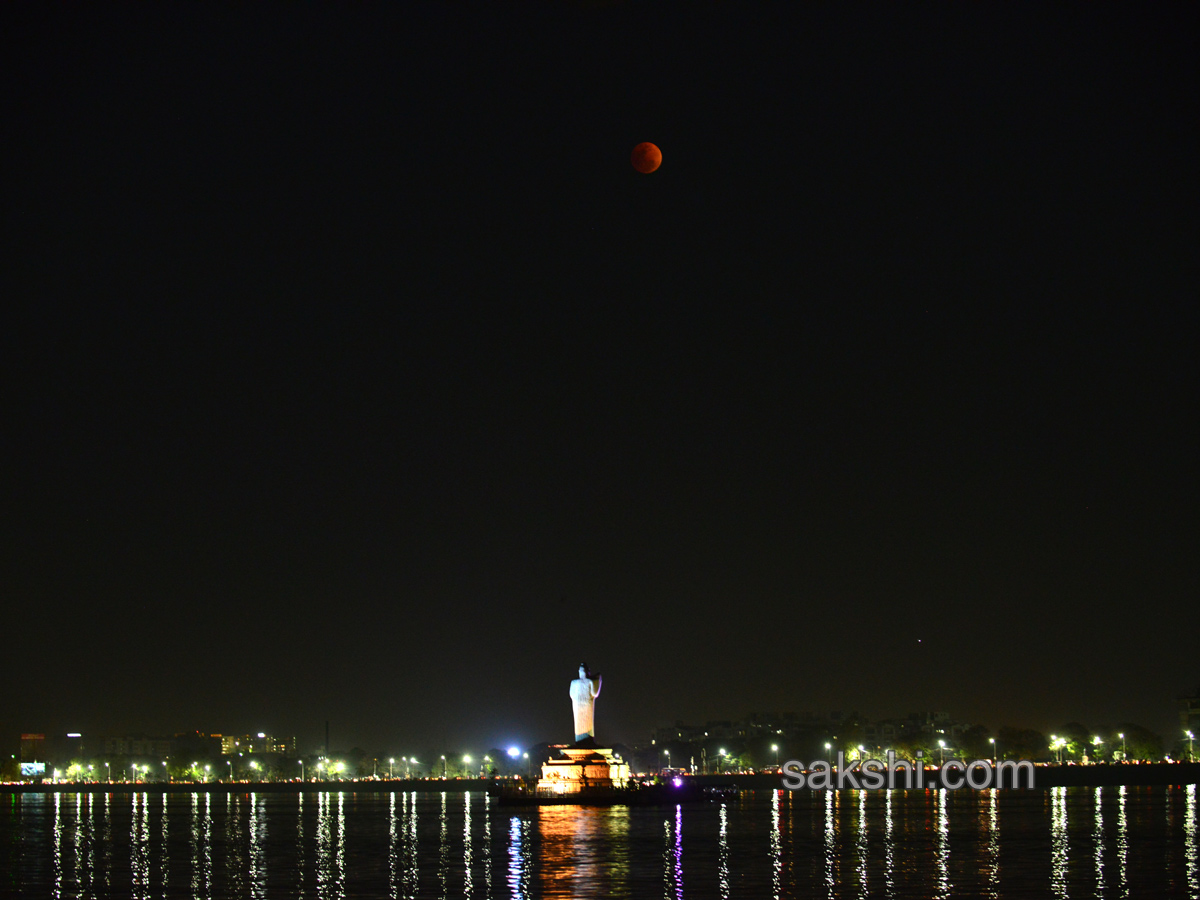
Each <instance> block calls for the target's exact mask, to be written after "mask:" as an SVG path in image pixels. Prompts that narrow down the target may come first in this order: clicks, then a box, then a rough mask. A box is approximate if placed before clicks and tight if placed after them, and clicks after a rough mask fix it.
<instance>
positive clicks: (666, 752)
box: [663, 749, 671, 769]
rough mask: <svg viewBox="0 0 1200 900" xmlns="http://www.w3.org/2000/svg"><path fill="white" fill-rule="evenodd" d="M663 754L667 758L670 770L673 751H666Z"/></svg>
mask: <svg viewBox="0 0 1200 900" xmlns="http://www.w3.org/2000/svg"><path fill="white" fill-rule="evenodd" d="M663 754H664V755H665V756H666V757H667V768H668V769H669V768H671V751H670V750H665V749H664V750H663Z"/></svg>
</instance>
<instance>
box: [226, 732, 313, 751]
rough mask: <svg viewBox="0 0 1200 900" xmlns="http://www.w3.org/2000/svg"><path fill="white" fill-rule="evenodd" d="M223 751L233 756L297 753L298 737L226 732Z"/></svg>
mask: <svg viewBox="0 0 1200 900" xmlns="http://www.w3.org/2000/svg"><path fill="white" fill-rule="evenodd" d="M221 753H222V754H223V755H225V756H231V755H232V754H234V753H280V754H284V755H290V756H295V755H296V739H295V738H294V737H288V738H280V737H275V736H274V735H271V734H266V733H264V732H261V731H260V732H259V733H258V734H240V735H238V734H226V735H222V736H221Z"/></svg>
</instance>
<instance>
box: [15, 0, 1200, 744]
mask: <svg viewBox="0 0 1200 900" xmlns="http://www.w3.org/2000/svg"><path fill="white" fill-rule="evenodd" d="M1196 24H1197V23H1196V7H1195V6H1194V5H1191V4H1122V5H1109V4H1078V3H1077V4H1056V5H1046V4H1019V5H1013V4H1008V3H999V4H954V5H950V4H946V5H939V6H933V5H926V4H921V5H917V4H894V5H888V6H886V7H885V6H861V5H851V4H830V5H815V4H812V5H810V4H805V5H803V6H801V5H799V4H777V5H775V6H772V7H770V8H768V9H757V10H756V8H753V7H752V6H751V5H749V4H744V3H725V4H704V3H694V4H689V5H687V6H685V7H667V6H665V5H650V4H642V3H629V4H621V3H610V4H605V3H595V4H582V5H570V4H550V3H547V4H543V5H537V6H527V7H516V6H514V5H510V4H491V5H489V6H487V7H482V8H481V7H476V6H467V5H459V4H452V3H438V4H430V5H427V6H420V5H418V4H415V3H403V4H394V5H390V6H387V7H384V6H382V5H355V6H353V7H351V6H350V5H332V4H331V5H319V6H318V5H305V6H300V5H289V6H283V5H280V6H256V7H252V8H250V9H244V8H242V7H241V6H240V5H234V4H226V5H214V4H192V5H183V4H171V5H169V6H165V5H159V6H145V5H139V6H127V7H109V6H108V5H92V6H88V7H82V6H78V7H77V6H65V5H44V4H24V5H19V6H18V5H16V4H9V5H7V6H6V7H5V8H4V9H3V11H2V12H0V34H2V35H3V38H2V42H3V45H4V52H3V54H2V57H3V62H2V63H0V66H2V67H3V69H2V72H3V82H2V83H3V88H2V89H0V91H2V96H3V122H2V124H0V147H2V148H3V149H2V152H3V156H4V158H5V160H6V164H5V166H4V173H5V174H4V178H3V181H2V191H3V193H2V195H0V208H2V209H3V222H4V244H3V256H2V259H3V266H2V267H0V293H2V294H3V296H4V298H5V299H4V301H3V303H2V304H0V315H2V321H0V404H2V406H0V414H2V419H0V421H2V422H3V427H2V429H0V435H2V440H0V447H2V448H3V450H2V458H0V462H2V466H0V472H2V473H3V474H2V475H0V512H2V515H0V529H2V532H0V597H2V599H3V611H4V628H3V634H4V651H3V654H2V659H3V662H2V665H0V683H2V685H3V698H2V699H0V731H2V734H0V737H2V739H3V743H4V747H6V748H7V747H8V745H9V744H15V741H16V737H17V735H18V734H19V733H20V732H22V731H45V732H54V731H65V730H78V731H83V732H90V733H93V734H95V733H110V734H121V733H125V732H130V731H144V732H148V733H151V734H155V733H165V734H171V733H174V732H177V731H186V730H193V729H198V730H201V731H205V732H223V733H226V734H228V733H235V732H236V733H243V732H247V731H259V730H264V731H268V732H274V733H277V734H295V735H296V736H297V737H298V738H299V743H300V747H301V749H302V750H304V749H306V748H315V747H316V745H317V744H318V743H320V742H322V741H323V738H324V723H325V721H326V720H330V723H331V725H330V727H331V732H332V743H333V745H334V746H335V747H350V746H354V745H358V746H361V747H364V748H367V749H368V750H369V751H376V752H380V753H387V752H395V753H397V754H399V753H403V752H407V751H409V750H410V749H411V750H412V751H414V752H415V750H416V749H417V748H422V747H432V746H443V747H446V748H451V747H462V748H464V749H476V750H483V749H486V748H488V747H492V746H507V745H509V744H511V743H516V744H519V745H522V746H528V745H529V744H532V743H533V742H535V741H539V740H569V739H570V730H571V719H570V701H569V700H568V697H567V686H568V682H569V680H570V679H571V678H572V677H574V674H575V669H576V667H577V666H578V664H579V662H580V661H581V660H585V661H587V663H588V664H589V665H590V666H591V667H592V668H593V669H594V670H598V671H599V672H601V673H602V674H603V675H604V691H603V694H602V696H601V698H600V700H599V701H598V702H597V731H598V737H600V738H601V739H607V740H608V741H624V742H629V743H632V742H634V741H635V740H638V739H641V738H644V737H648V735H649V732H650V731H651V730H652V729H653V728H654V727H656V726H657V725H660V724H665V723H669V722H673V721H674V720H676V719H682V720H685V721H701V722H702V721H705V720H708V719H734V718H739V717H741V716H744V715H746V714H748V713H750V712H751V711H755V710H761V711H770V710H776V711H780V712H783V711H789V710H790V711H797V712H801V711H805V710H811V711H814V712H820V711H828V710H844V711H847V712H848V711H851V710H859V711H860V712H862V713H864V714H867V715H871V716H890V715H898V716H903V715H905V714H907V713H908V712H910V711H914V710H926V709H937V710H946V711H948V712H950V713H951V714H952V715H953V716H955V717H956V718H958V719H961V720H964V721H972V722H982V723H983V724H985V725H988V726H989V727H991V728H993V729H994V728H997V727H999V726H1001V725H1006V724H1011V725H1019V726H1024V727H1035V728H1043V729H1047V730H1053V728H1054V727H1055V726H1061V725H1062V724H1063V723H1065V722H1068V721H1072V720H1077V721H1081V722H1084V723H1089V724H1091V725H1093V726H1099V725H1100V724H1102V723H1116V722H1122V721H1134V722H1141V723H1143V724H1145V725H1147V726H1149V727H1151V728H1154V729H1156V730H1159V731H1163V732H1165V733H1167V734H1168V735H1173V731H1174V729H1176V728H1177V717H1176V711H1175V710H1176V707H1175V698H1176V697H1177V696H1178V695H1180V694H1183V693H1187V692H1191V691H1194V690H1195V689H1196V687H1197V685H1198V684H1200V602H1197V601H1198V597H1200V591H1198V589H1200V577H1198V563H1200V549H1198V544H1200V527H1198V525H1200V515H1198V512H1197V508H1198V501H1200V484H1198V479H1197V468H1198V466H1197V460H1200V440H1198V438H1200V408H1198V406H1200V404H1198V402H1197V396H1198V395H1197V389H1198V387H1200V365H1198V362H1197V356H1198V354H1197V351H1198V349H1200V310H1198V301H1200V297H1198V291H1197V285H1198V284H1200V278H1198V274H1200V273H1198V260H1200V253H1198V252H1197V251H1198V248H1200V190H1198V188H1200V174H1198V173H1200V166H1198V165H1197V160H1200V140H1198V134H1200V126H1198V122H1200V115H1198V113H1200V109H1198V106H1200V104H1198V103H1197V90H1198V86H1200V73H1198V71H1197V69H1198V60H1200V46H1198V41H1197V33H1198V32H1197V28H1196ZM641 141H653V142H654V143H656V144H657V145H658V146H659V147H660V148H661V149H662V153H663V163H662V167H661V169H659V170H658V171H657V172H655V173H654V174H652V175H641V174H638V173H637V172H635V171H634V169H633V168H632V167H631V165H630V157H629V154H630V151H631V149H632V148H633V146H634V145H635V144H637V143H639V142H641ZM14 749H15V748H14Z"/></svg>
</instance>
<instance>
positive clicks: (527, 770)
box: [521, 753, 533, 778]
mask: <svg viewBox="0 0 1200 900" xmlns="http://www.w3.org/2000/svg"><path fill="white" fill-rule="evenodd" d="M521 755H522V756H523V757H525V775H526V777H527V778H532V777H533V763H531V762H530V761H529V754H528V753H522V754H521Z"/></svg>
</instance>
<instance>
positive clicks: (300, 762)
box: [296, 759, 304, 781]
mask: <svg viewBox="0 0 1200 900" xmlns="http://www.w3.org/2000/svg"><path fill="white" fill-rule="evenodd" d="M296 762H298V763H299V764H300V780H301V781H303V780H304V760H302V759H298V760H296Z"/></svg>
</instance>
